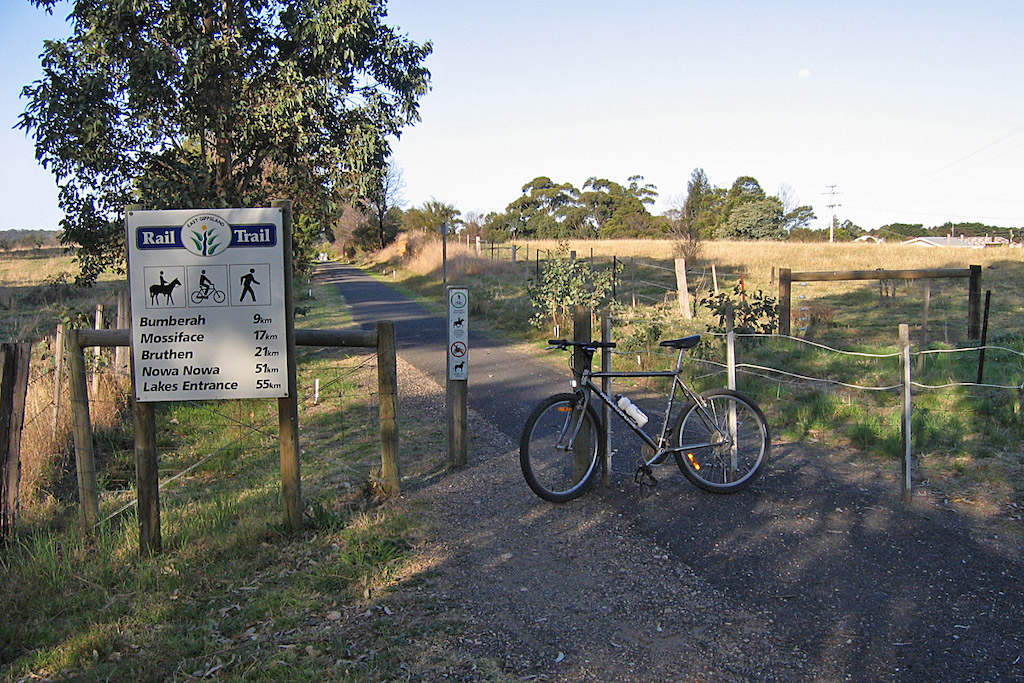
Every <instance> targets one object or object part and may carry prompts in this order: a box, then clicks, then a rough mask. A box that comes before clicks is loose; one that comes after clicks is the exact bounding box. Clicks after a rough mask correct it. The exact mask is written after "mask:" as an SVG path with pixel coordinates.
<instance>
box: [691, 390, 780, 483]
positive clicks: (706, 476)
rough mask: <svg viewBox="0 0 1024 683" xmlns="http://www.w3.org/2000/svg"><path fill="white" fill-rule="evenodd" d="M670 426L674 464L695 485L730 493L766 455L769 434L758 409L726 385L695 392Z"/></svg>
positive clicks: (749, 477) (757, 470)
mask: <svg viewBox="0 0 1024 683" xmlns="http://www.w3.org/2000/svg"><path fill="white" fill-rule="evenodd" d="M701 398H702V399H703V400H704V405H703V406H701V405H698V404H697V403H690V404H689V405H687V406H686V407H685V408H684V409H683V412H682V414H681V415H680V417H679V420H678V421H677V422H676V424H675V426H674V427H673V429H672V434H673V435H674V439H675V441H676V445H677V446H678V447H679V448H680V450H679V451H676V453H675V458H676V464H677V465H678V466H679V469H680V470H682V472H683V474H684V475H686V478H687V479H689V480H690V481H691V482H693V484H694V485H695V486H698V487H699V488H702V489H704V490H705V491H711V492H712V493H734V492H736V491H739V490H741V489H744V488H746V487H747V486H749V485H750V483H751V482H752V481H754V479H756V478H757V475H758V474H759V473H760V472H761V466H762V465H764V462H765V460H766V459H767V458H768V449H769V447H770V443H771V437H770V436H769V433H768V422H767V421H766V420H765V417H764V413H762V412H761V409H760V408H759V407H758V406H757V404H756V403H754V401H753V400H752V399H749V398H747V397H746V396H744V395H743V394H741V393H739V392H736V391H732V390H730V389H713V390H711V391H706V392H704V393H702V394H701Z"/></svg>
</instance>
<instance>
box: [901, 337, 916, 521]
mask: <svg viewBox="0 0 1024 683" xmlns="http://www.w3.org/2000/svg"><path fill="white" fill-rule="evenodd" d="M899 335H900V341H899V345H900V383H901V384H902V392H901V393H902V397H903V401H902V408H903V410H902V420H901V425H902V428H901V430H900V446H901V453H902V455H903V462H902V463H901V467H900V475H901V478H902V481H903V502H904V503H909V502H910V498H911V495H912V493H913V485H912V483H911V456H912V454H913V447H912V444H913V434H912V427H913V419H912V417H913V396H912V394H911V391H910V381H911V378H910V326H909V325H906V324H902V325H900V327H899Z"/></svg>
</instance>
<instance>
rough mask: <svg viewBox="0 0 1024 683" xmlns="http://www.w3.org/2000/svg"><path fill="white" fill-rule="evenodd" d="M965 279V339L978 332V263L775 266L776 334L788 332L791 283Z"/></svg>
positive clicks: (979, 315) (979, 267) (979, 307)
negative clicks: (906, 267) (822, 268)
mask: <svg viewBox="0 0 1024 683" xmlns="http://www.w3.org/2000/svg"><path fill="white" fill-rule="evenodd" d="M941 278H966V279H968V280H969V284H968V289H967V338H968V339H977V338H978V335H979V334H980V332H981V266H970V267H969V268H929V269H926V270H882V269H881V268H879V269H878V270H836V271H817V272H804V273H794V272H792V271H791V270H790V269H789V268H779V334H789V333H790V316H791V311H792V309H791V302H790V299H791V287H790V283H792V282H839V281H843V280H929V279H931V280H934V279H941Z"/></svg>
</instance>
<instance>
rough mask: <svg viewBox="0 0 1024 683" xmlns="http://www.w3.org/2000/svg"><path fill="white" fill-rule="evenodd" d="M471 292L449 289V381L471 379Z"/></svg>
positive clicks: (458, 288) (456, 288)
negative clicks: (469, 365)
mask: <svg viewBox="0 0 1024 683" xmlns="http://www.w3.org/2000/svg"><path fill="white" fill-rule="evenodd" d="M468 363H469V290H467V289H466V288H465V287H449V288H448V379H455V380H465V379H467V378H468V377H469V368H468Z"/></svg>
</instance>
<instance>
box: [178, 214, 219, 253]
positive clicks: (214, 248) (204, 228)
mask: <svg viewBox="0 0 1024 683" xmlns="http://www.w3.org/2000/svg"><path fill="white" fill-rule="evenodd" d="M181 231H182V240H181V241H182V243H183V245H184V247H185V248H186V249H188V250H189V251H190V252H192V253H193V254H195V255H196V256H213V255H214V254H218V253H220V252H221V251H222V250H223V249H224V248H225V247H227V246H228V245H229V244H230V243H231V226H230V225H228V223H227V221H225V220H224V219H223V218H220V217H219V216H214V215H213V214H208V213H204V214H199V215H198V216H193V217H192V218H189V219H188V220H187V221H185V224H184V225H183V226H182V227H181Z"/></svg>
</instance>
